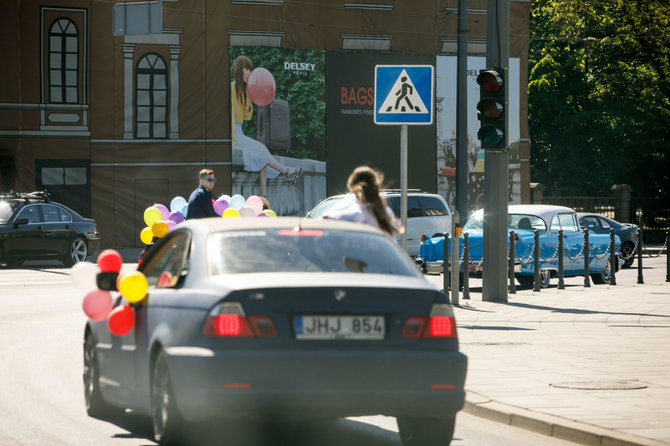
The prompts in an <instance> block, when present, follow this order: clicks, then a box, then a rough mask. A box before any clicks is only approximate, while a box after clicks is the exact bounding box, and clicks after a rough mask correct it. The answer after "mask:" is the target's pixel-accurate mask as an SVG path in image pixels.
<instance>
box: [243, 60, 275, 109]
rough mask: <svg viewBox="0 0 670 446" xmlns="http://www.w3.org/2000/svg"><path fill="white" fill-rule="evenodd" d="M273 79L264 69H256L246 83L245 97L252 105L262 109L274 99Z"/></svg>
mask: <svg viewBox="0 0 670 446" xmlns="http://www.w3.org/2000/svg"><path fill="white" fill-rule="evenodd" d="M275 89H276V86H275V78H274V77H273V76H272V73H270V72H269V71H268V70H266V69H265V68H256V69H255V70H254V71H252V72H251V75H250V76H249V81H248V82H247V95H248V96H249V98H251V100H252V101H253V102H254V104H256V105H258V106H259V107H263V106H265V105H268V104H269V103H270V102H272V99H274V97H275Z"/></svg>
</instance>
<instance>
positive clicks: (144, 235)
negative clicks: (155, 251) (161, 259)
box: [140, 223, 155, 245]
mask: <svg viewBox="0 0 670 446" xmlns="http://www.w3.org/2000/svg"><path fill="white" fill-rule="evenodd" d="M154 224H155V223H154ZM153 239H154V232H153V231H152V230H151V228H144V229H142V231H140V240H142V243H144V244H145V245H148V244H149V243H151V241H152V240H153Z"/></svg>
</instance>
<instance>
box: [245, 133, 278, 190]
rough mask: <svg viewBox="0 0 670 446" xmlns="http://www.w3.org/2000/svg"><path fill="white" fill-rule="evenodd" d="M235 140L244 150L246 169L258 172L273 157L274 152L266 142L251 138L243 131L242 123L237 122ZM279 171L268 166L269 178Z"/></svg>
mask: <svg viewBox="0 0 670 446" xmlns="http://www.w3.org/2000/svg"><path fill="white" fill-rule="evenodd" d="M235 142H236V144H237V145H236V146H235V147H237V148H238V149H240V150H242V163H243V164H244V170H246V171H248V172H258V171H259V170H261V169H262V168H263V167H265V166H266V165H267V164H268V162H269V161H270V160H271V159H272V154H270V151H269V150H268V148H267V147H265V145H264V144H262V143H260V142H258V141H256V140H255V139H252V138H249V137H248V136H245V135H244V132H242V124H238V123H235ZM277 175H279V172H278V171H277V170H275V169H273V168H272V167H270V166H268V169H267V176H268V178H274V177H276V176H277Z"/></svg>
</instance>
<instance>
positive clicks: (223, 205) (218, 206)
mask: <svg viewBox="0 0 670 446" xmlns="http://www.w3.org/2000/svg"><path fill="white" fill-rule="evenodd" d="M229 206H230V204H228V201H227V200H225V199H221V198H219V199H218V200H216V201H215V202H214V212H216V213H217V214H219V215H221V214H223V211H225V210H226V209H228V207H229Z"/></svg>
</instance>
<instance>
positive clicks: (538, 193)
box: [530, 183, 544, 204]
mask: <svg viewBox="0 0 670 446" xmlns="http://www.w3.org/2000/svg"><path fill="white" fill-rule="evenodd" d="M543 193H544V186H543V185H542V183H530V204H542V195H543Z"/></svg>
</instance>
